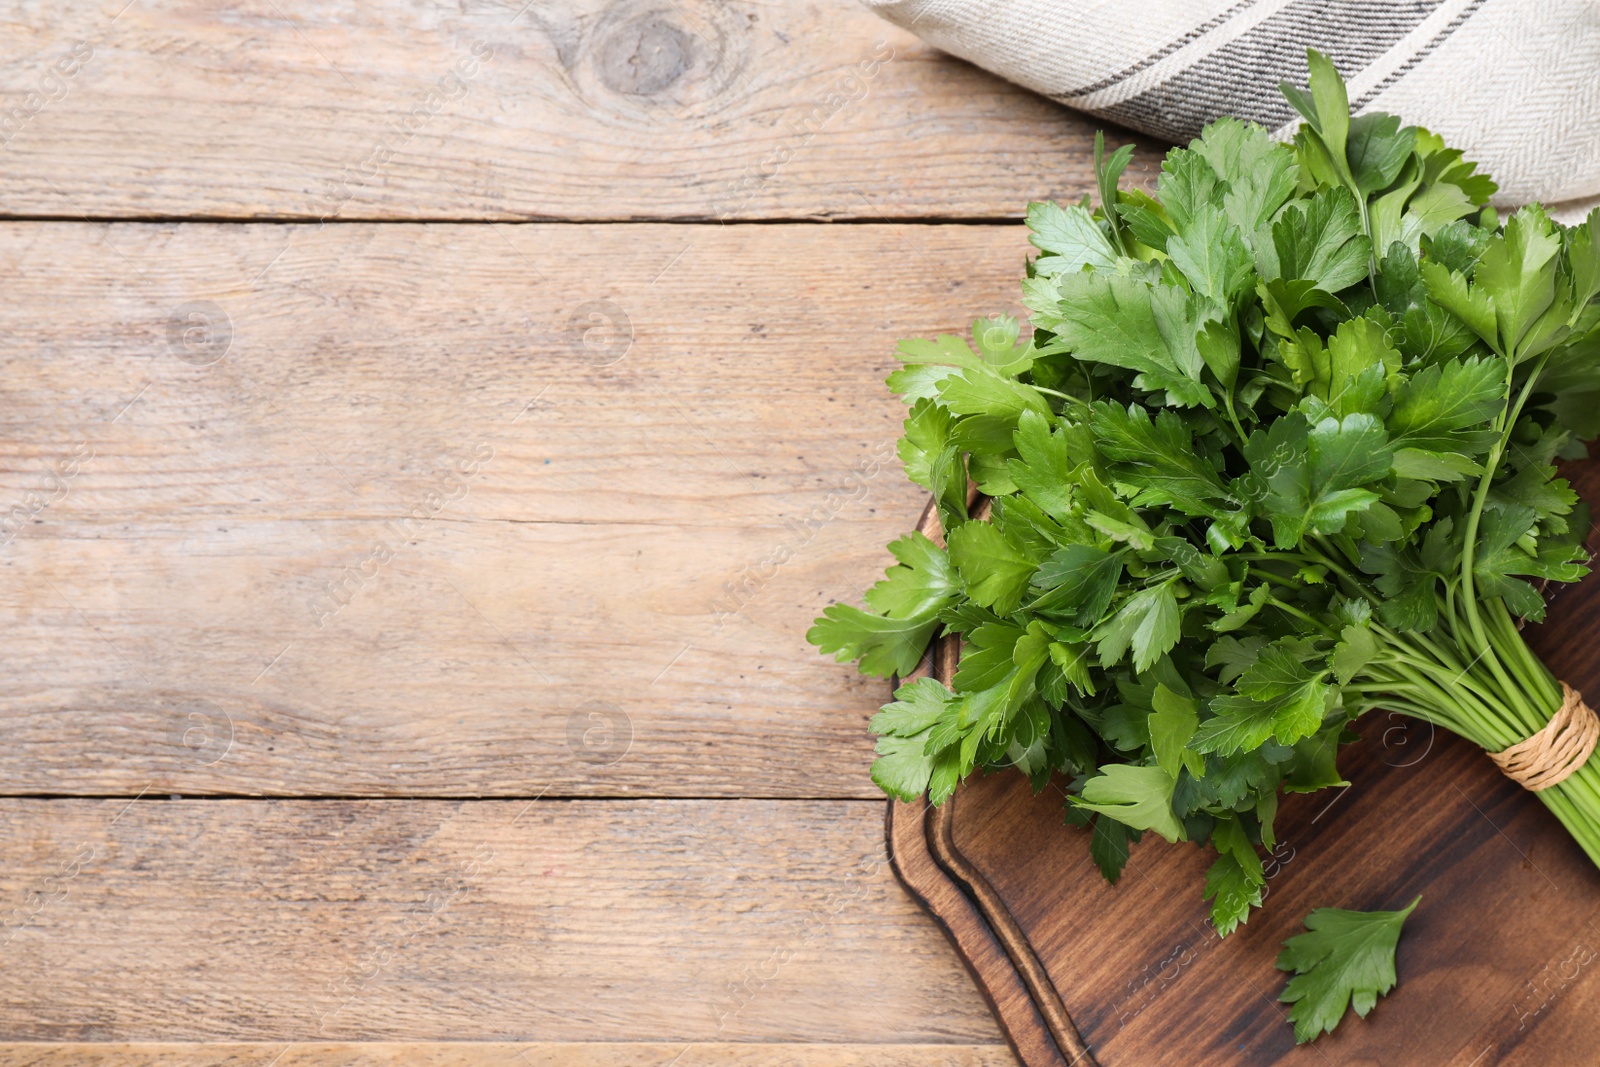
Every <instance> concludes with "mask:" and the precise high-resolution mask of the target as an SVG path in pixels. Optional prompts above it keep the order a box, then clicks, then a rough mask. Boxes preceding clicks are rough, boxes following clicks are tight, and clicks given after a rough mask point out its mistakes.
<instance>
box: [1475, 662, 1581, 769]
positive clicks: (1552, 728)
mask: <svg viewBox="0 0 1600 1067" xmlns="http://www.w3.org/2000/svg"><path fill="white" fill-rule="evenodd" d="M1596 741H1600V718H1596V717H1595V713H1594V710H1593V709H1592V708H1590V707H1589V705H1587V704H1585V703H1584V702H1583V694H1581V693H1579V692H1578V691H1577V690H1576V689H1574V688H1572V686H1570V685H1568V684H1567V683H1566V682H1562V683H1561V707H1560V709H1559V710H1558V711H1557V712H1556V713H1555V714H1554V715H1552V716H1551V717H1550V721H1549V722H1548V723H1546V724H1545V727H1544V729H1542V730H1540V731H1539V732H1538V733H1536V734H1534V735H1533V736H1532V737H1529V738H1527V739H1526V740H1522V741H1518V742H1517V743H1516V744H1514V745H1512V746H1511V747H1510V748H1507V749H1504V750H1502V751H1500V752H1491V753H1489V758H1490V759H1492V760H1494V762H1495V764H1496V765H1497V766H1498V767H1499V768H1500V770H1501V771H1503V772H1505V776H1506V777H1507V778H1510V779H1511V780H1512V781H1513V782H1516V783H1517V784H1518V785H1520V786H1522V787H1523V788H1525V789H1531V790H1533V791H1534V792H1535V793H1537V792H1538V791H1539V790H1541V789H1549V788H1550V787H1551V786H1553V785H1555V784H1556V783H1557V782H1562V781H1565V780H1566V778H1567V777H1568V776H1569V775H1571V774H1572V773H1573V772H1575V771H1576V770H1577V769H1578V768H1579V767H1582V766H1583V764H1584V762H1585V761H1586V760H1588V758H1589V753H1591V752H1593V751H1594V746H1595V742H1596Z"/></svg>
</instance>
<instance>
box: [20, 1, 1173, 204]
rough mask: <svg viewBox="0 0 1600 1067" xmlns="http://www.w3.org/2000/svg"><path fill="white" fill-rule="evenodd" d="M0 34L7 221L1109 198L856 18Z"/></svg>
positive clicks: (68, 16)
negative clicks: (25, 218) (1093, 194)
mask: <svg viewBox="0 0 1600 1067" xmlns="http://www.w3.org/2000/svg"><path fill="white" fill-rule="evenodd" d="M119 12H120V14H119ZM0 40H4V41H5V42H6V45H5V48H4V51H3V54H0V89H3V90H4V95H5V97H6V100H7V105H6V106H7V108H8V111H7V112H6V113H4V114H3V115H0V151H3V152H4V157H5V166H4V167H3V168H0V204H3V205H4V210H5V211H6V212H7V213H9V214H12V215H29V216H34V215H43V216H51V217H69V218H78V217H83V216H87V217H91V218H105V217H141V218H150V217H185V218H195V217H215V218H259V217H280V218H302V219H305V218H310V219H324V218H338V219H395V218H405V219H427V218H431V219H456V218H486V219H528V218H568V219H640V218H684V219H728V218H737V219H751V218H860V219H876V218H880V217H890V216H893V217H897V218H898V217H963V218H996V217H1015V216H1018V215H1019V214H1020V212H1021V210H1022V208H1023V205H1024V204H1025V203H1026V201H1028V200H1030V199H1039V198H1040V197H1044V196H1054V197H1057V198H1069V199H1077V198H1078V197H1080V196H1082V195H1083V194H1085V193H1087V192H1089V191H1090V190H1091V189H1092V187H1093V181H1092V168H1091V165H1090V151H1089V146H1090V144H1091V143H1092V138H1093V127H1092V126H1091V125H1089V123H1088V122H1087V120H1085V119H1083V118H1080V117H1078V116H1076V115H1074V114H1072V113H1070V112H1067V111H1066V110H1065V109H1062V108H1060V107H1057V106H1056V105H1054V104H1052V103H1050V102H1048V101H1045V100H1043V99H1041V98H1039V97H1036V96H1033V95H1032V94H1030V93H1028V92H1026V91H1024V90H1021V89H1018V88H1016V87H1014V86H1011V85H1008V84H1006V83H1004V82H1002V81H1000V80H999V79H997V78H994V77H992V76H990V75H988V74H985V73H983V72H981V71H979V70H977V69H975V68H973V67H970V66H967V65H966V64H964V63H961V62H959V61H957V60H954V59H951V58H949V57H947V56H944V55H942V54H940V53H937V52H935V51H934V50H932V49H931V48H929V47H928V46H926V45H924V44H922V43H921V42H920V41H919V40H918V39H917V38H916V37H914V36H912V35H911V34H909V33H906V32H905V31H903V30H899V29H897V28H895V27H892V26H890V25H889V24H888V23H886V22H883V21H882V20H880V19H878V18H877V17H876V16H874V15H872V14H871V13H870V12H868V11H866V10H864V9H863V8H862V7H861V6H860V5H858V4H855V3H852V2H851V0H816V2H807V3H801V2H796V0H786V2H772V3H768V2H757V0H742V2H735V3H722V2H718V0H673V2H672V3H668V4H658V3H654V2H650V0H576V2H574V3H566V4H559V5H545V4H526V3H524V0H492V2H485V3H473V4H462V5H460V6H459V7H458V6H456V5H437V4H423V3H409V4H386V5H381V6H379V7H374V8H371V9H370V10H362V11H359V12H353V11H351V10H349V9H348V8H346V7H343V6H338V5H334V4H332V3H328V2H326V0H312V2H308V3H297V4H294V5H283V4H278V3H275V2H273V0H244V2H243V3H237V2H234V0H141V2H140V3H137V4H131V5H129V4H126V0H67V2H65V3H61V4H53V5H51V6H50V7H49V8H48V9H46V8H40V7H36V6H33V5H24V6H22V7H18V8H13V9H12V10H10V11H8V12H6V13H5V14H4V15H0ZM1124 139H1127V138H1126V137H1124ZM1158 163H1159V154H1158V153H1157V152H1147V153H1141V160H1140V161H1139V162H1137V163H1136V165H1135V172H1134V174H1135V176H1136V177H1137V176H1139V175H1140V174H1141V173H1142V174H1143V176H1144V177H1146V178H1148V177H1149V176H1150V171H1149V168H1151V167H1153V166H1155V165H1156V164H1158Z"/></svg>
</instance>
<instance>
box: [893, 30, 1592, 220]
mask: <svg viewBox="0 0 1600 1067" xmlns="http://www.w3.org/2000/svg"><path fill="white" fill-rule="evenodd" d="M867 3H868V6H870V7H872V8H874V9H875V10H876V11H878V12H879V13H880V14H881V15H883V16H885V17H886V18H888V19H889V20H891V21H892V22H895V23H898V24H899V25H901V26H905V27H907V28H908V29H910V30H912V31H914V32H915V33H917V34H919V35H920V36H921V37H923V38H924V39H925V40H927V41H928V42H929V43H931V44H933V45H936V46H937V47H939V48H942V49H944V50H945V51H947V52H951V53H953V54H955V55H958V56H960V57H961V58H963V59H966V60H969V61H971V62H973V63H976V64H977V65H978V66H980V67H984V68H985V69H987V70H991V71H993V72H994V73H996V74H999V75H1001V76H1002V77H1004V78H1008V79H1010V80H1011V81H1015V82H1018V83H1020V84H1022V85H1025V86H1027V87H1028V88H1030V89H1033V90H1035V91H1036V92H1039V93H1043V94H1044V95H1045V96H1048V97H1050V98H1051V99H1053V100H1057V101H1060V102H1061V103H1063V104H1066V105H1067V106H1069V107H1074V108H1078V109H1080V110H1083V111H1087V112H1089V113H1090V114H1092V115H1096V116H1098V117H1100V118H1103V119H1105V120H1107V121H1108V122H1114V123H1118V124H1120V125H1124V126H1129V127H1131V128H1133V129H1136V130H1142V131H1144V132H1146V133H1149V134H1153V135H1155V136H1157V137H1161V138H1164V139H1166V140H1170V141H1176V142H1180V143H1181V142H1185V141H1188V140H1189V139H1190V138H1192V137H1194V136H1195V135H1196V134H1198V133H1199V132H1200V128H1201V127H1202V126H1204V125H1205V124H1206V123H1207V122H1210V121H1211V120H1212V119H1214V118H1217V117H1218V116H1220V115H1236V116H1238V117H1240V118H1246V119H1253V120H1254V121H1256V122H1259V123H1261V124H1262V125H1263V126H1265V127H1267V128H1268V129H1269V130H1273V131H1274V132H1275V133H1276V134H1277V135H1278V136H1280V137H1284V138H1287V137H1289V136H1290V135H1292V134H1293V132H1294V129H1295V127H1296V126H1297V125H1298V124H1299V116H1298V115H1296V114H1295V113H1294V111H1293V110H1292V109H1291V108H1290V107H1289V104H1288V102H1287V101H1285V100H1284V99H1283V97H1282V96H1281V95H1280V94H1279V92H1278V88H1277V87H1278V83H1279V82H1280V81H1284V80H1287V81H1290V82H1293V83H1295V84H1297V85H1304V84H1305V82H1306V77H1307V71H1306V49H1307V48H1315V49H1317V50H1319V51H1321V52H1324V53H1326V54H1327V55H1328V56H1330V57H1331V58H1332V59H1333V61H1334V65H1335V66H1337V67H1338V68H1339V72H1340V73H1341V74H1342V75H1344V77H1345V79H1346V81H1347V82H1348V83H1349V89H1350V102H1351V106H1352V107H1353V108H1354V110H1356V111H1358V112H1360V111H1386V112H1389V113H1391V114H1395V115H1400V116H1402V117H1403V118H1404V119H1405V121H1407V122H1413V123H1417V124H1419V125H1422V126H1426V127H1427V128H1428V129H1430V130H1432V131H1433V132H1434V133H1437V134H1440V135H1441V136H1443V137H1444V139H1445V141H1446V142H1447V143H1449V144H1452V145H1456V146H1458V147H1460V148H1463V149H1465V150H1466V152H1467V157H1468V158H1469V159H1475V160H1477V161H1478V162H1479V163H1480V164H1482V167H1483V169H1485V170H1487V171H1488V173H1490V174H1492V175H1494V177H1495V178H1496V180H1498V181H1499V182H1500V192H1499V193H1498V194H1497V196H1496V198H1495V200H1496V203H1499V204H1502V205H1511V204H1521V203H1525V202H1526V201H1529V200H1540V201H1543V202H1544V203H1546V204H1559V203H1561V202H1563V201H1567V202H1571V201H1585V200H1588V199H1590V198H1595V197H1600V0H1376V2H1373V0H1367V2H1361V0H1077V2H1071V0H867ZM1565 206H1566V208H1567V210H1564V211H1560V212H1559V213H1560V214H1562V215H1571V214H1573V213H1575V212H1576V211H1578V210H1579V205H1578V204H1567V205H1565ZM1585 206H1587V205H1585ZM1558 210H1559V209H1558Z"/></svg>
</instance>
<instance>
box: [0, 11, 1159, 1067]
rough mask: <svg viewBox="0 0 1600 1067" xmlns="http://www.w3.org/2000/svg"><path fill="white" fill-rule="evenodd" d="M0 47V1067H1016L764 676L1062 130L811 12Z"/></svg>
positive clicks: (614, 14) (924, 54)
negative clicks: (920, 343)
mask: <svg viewBox="0 0 1600 1067" xmlns="http://www.w3.org/2000/svg"><path fill="white" fill-rule="evenodd" d="M0 41H4V44H3V46H0V88H3V89H4V90H5V94H4V101H5V106H6V107H7V108H12V109H13V110H10V111H8V112H6V113H5V115H4V116H0V140H3V142H4V144H3V147H0V161H3V162H0V208H3V210H4V212H5V218H4V220H3V221H0V278H4V282H5V285H6V288H7V290H8V291H7V293H6V295H5V298H4V299H3V300H0V339H3V340H4V345H3V347H0V361H3V369H0V420H3V422H4V432H3V433H0V450H3V452H0V514H3V516H4V518H3V520H0V632H3V633H4V634H5V635H6V644H5V649H6V652H5V663H6V674H7V682H8V685H7V686H6V688H5V691H4V694H3V697H0V709H3V710H0V715H3V728H4V734H3V744H0V791H3V794H4V797H3V799H0V856H3V863H0V914H4V915H5V916H6V919H5V929H4V932H3V933H0V942H3V947H0V1041H3V1042H4V1044H3V1045H0V1064H7V1065H10V1064H52V1065H55V1064H62V1065H65V1064H108V1065H111V1064H115V1065H126V1064H153V1063H158V1062H159V1063H162V1064H179V1065H199V1064H223V1063H225V1064H230V1065H260V1067H267V1065H278V1067H291V1065H310V1064H319V1065H327V1064H341V1065H345V1064H351V1065H353V1064H363V1065H365V1064H380V1063H381V1064H391V1063H408V1064H428V1065H435V1067H443V1065H447V1064H448V1065H454V1064H469V1063H470V1064H477V1063H504V1064H516V1063H529V1064H563V1065H584V1067H591V1065H593V1067H602V1065H603V1067H620V1065H656V1064H659V1065H667V1064H676V1065H678V1067H700V1065H712V1064H717V1065H733V1064H741V1065H742V1064H749V1065H756V1064H761V1065H763V1067H766V1065H772V1064H793V1065H803V1067H823V1065H828V1067H842V1065H846V1064H862V1065H867V1064H871V1065H897V1064H904V1065H907V1067H910V1065H917V1067H924V1065H935V1064H947V1065H963V1067H968V1065H970V1067H977V1065H985V1067H988V1065H1000V1064H1005V1063H1009V1062H1010V1057H1009V1054H1008V1052H1007V1051H1006V1049H1005V1046H1004V1045H1003V1044H1002V1043H1001V1040H1000V1037H999V1034H998V1031H997V1030H996V1027H995V1024H994V1023H993V1021H992V1020H991V1019H990V1017H989V1014H988V1011H987V1009H986V1008H985V1006H984V1003H983V1001H982V1000H981V998H980V997H979V996H978V994H977V993H976V991H975V989H974V987H973V985H972V982H971V981H970V979H969V978H968V977H967V975H966V973H965V972H964V971H963V970H962V968H961V966H960V964H959V963H958V961H957V959H956V957H955V955H954V954H953V952H952V951H951V949H950V948H949V946H948V945H947V944H946V943H945V941H944V938H943V937H942V936H941V934H940V933H939V931H938V930H937V929H936V928H935V926H934V925H933V923H932V922H930V921H929V920H928V919H927V918H926V917H925V916H924V915H923V914H922V913H921V912H920V911H919V910H918V909H917V907H916V906H915V905H914V904H913V903H912V902H911V900H910V899H909V898H908V897H907V896H906V894H905V893H904V892H903V891H902V890H901V889H900V887H899V886H898V885H897V884H896V883H895V881H894V878H893V876H892V874H891V873H890V871H889V869H888V867H887V865H886V862H885V857H884V846H883V831H882V826H883V802H882V799H881V797H879V796H878V794H877V793H876V791H875V789H874V788H873V786H872V785H871V783H870V782H869V780H868V778H867V775H866V769H867V765H868V762H869V759H870V751H871V745H870V740H869V738H868V735H867V731H866V720H867V718H868V716H869V715H870V714H871V712H872V711H873V710H874V708H875V707H876V705H878V704H879V703H880V702H881V701H882V699H883V695H884V687H883V686H882V685H881V684H879V683H874V682H872V681H868V680H862V679H860V678H858V677H857V676H855V675H854V674H853V673H852V672H851V670H850V669H849V668H847V667H844V666H837V665H833V664H830V663H828V662H825V661H824V660H823V659H822V658H821V657H819V656H818V655H816V653H815V652H814V650H812V649H811V648H809V647H808V646H807V645H806V644H805V643H804V640H803V635H804V632H805V630H806V628H807V626H808V624H809V622H810V620H811V619H812V618H813V617H814V616H815V615H816V614H817V612H818V611H819V610H820V609H821V608H822V607H823V606H824V605H826V604H828V603H830V602H833V601H835V600H849V601H856V600H858V598H859V593H860V590H861V588H862V587H863V586H865V585H866V584H869V583H870V582H871V581H872V580H873V579H874V578H875V577H876V575H877V574H878V572H879V571H880V570H881V569H882V567H883V566H884V565H885V562H886V560H885V556H884V553H883V551H882V545H883V544H884V542H885V541H886V540H888V539H889V538H891V537H892V536H894V535H895V534H896V533H898V532H899V531H900V530H901V529H902V528H903V527H905V526H906V525H907V524H908V523H909V522H910V521H912V520H913V519H914V518H915V516H916V514H917V512H918V509H919V507H920V503H921V500H920V497H921V493H920V491H919V490H917V489H915V488H914V487H912V486H910V485H909V484H907V482H906V481H905V479H904V477H903V475H902V474H901V472H900V471H899V469H898V466H897V464H896V463H895V461H894V459H893V456H892V442H893V440H894V438H895V436H896V434H897V431H898V424H899V418H900V409H899V405H898V403H897V402H896V401H895V400H893V399H892V398H891V397H889V396H888V395H887V394H886V392H885V390H884V389H883V388H882V384H881V383H882V378H883V376H884V374H885V372H886V371H887V370H888V369H889V368H890V367H891V366H892V359H891V352H892V350H893V346H894V342H895V340H896V339H897V338H900V337H903V336H918V335H929V336H931V335H933V334H936V333H939V332H947V331H958V330H962V329H964V328H965V325H966V324H967V323H968V322H969V321H970V319H971V318H972V317H974V316H976V315H978V314H984V313H990V312H995V311H1003V310H1010V311H1013V312H1015V311H1017V310H1019V308H1018V305H1017V296H1018V289H1017V284H1016V280H1017V278H1018V276H1019V274H1020V271H1021V267H1022V257H1023V254H1024V251H1025V249H1026V247H1027V246H1026V242H1025V235H1024V232H1023V231H1022V229H1021V227H1020V226H1019V225H1018V217H1019V215H1020V213H1021V208H1022V206H1023V204H1024V203H1025V202H1026V201H1027V200H1029V199H1038V198H1042V197H1055V198H1063V199H1076V198H1078V197H1080V196H1082V195H1084V194H1085V193H1086V192H1087V191H1088V190H1089V189H1090V187H1091V184H1092V183H1091V181H1090V168H1089V155H1088V144H1089V138H1090V135H1091V130H1090V128H1089V127H1088V126H1086V125H1085V124H1084V123H1083V122H1082V121H1080V120H1078V119H1076V118H1074V117H1073V116H1071V115H1070V114H1068V113H1066V112H1064V111H1062V110H1060V109H1058V108H1057V107H1055V106H1054V105H1052V104H1050V103H1048V102H1046V101H1043V100H1040V99H1038V98H1035V97H1032V96H1030V95H1028V94H1026V93H1023V92H1021V91H1019V90H1016V89H1013V88H1011V87H1009V86H1007V85H1005V84H1003V83H1001V82H999V81H998V80H996V79H993V78H991V77H989V76H987V75H984V74H982V73H981V72H978V71H976V70H973V69H972V68H970V67H967V66H965V65H964V64H961V63H959V62H956V61H953V60H950V59H948V58H946V57H943V56H940V55H938V54H937V53H935V52H933V51H932V50H930V49H929V48H927V47H926V46H924V45H922V44H921V43H920V42H919V41H918V40H917V39H916V38H915V37H913V36H911V35H909V34H906V33H904V32H901V31H899V30H896V29H893V28H892V27H889V26H887V25H886V24H883V23H880V22H879V21H878V20H877V19H876V18H874V17H873V16H872V15H870V14H869V13H867V12H865V11H863V10H860V9H858V8H856V7H855V6H853V5H852V4H851V3H850V0H815V2H809V3H800V2H781V3H779V2H773V3H767V2H756V0H738V2H733V3H726V4H723V3H715V2H711V0H659V2H657V0H615V2H612V3H609V4H603V3H583V2H580V3H576V4H563V5H552V4H547V3H543V2H537V0H536V2H534V3H528V4H526V5H525V4H524V0H505V2H500V0H486V2H477V0H470V2H463V3H461V4H459V5H458V4H442V3H433V2H423V0H392V2H389V3H384V4H374V5H359V6H358V7H355V8H352V7H351V6H349V5H333V4H328V3H324V2H322V0H308V2H301V3H296V4H288V3H283V2H281V0H237V2H227V0H133V2H131V3H130V2H129V0H105V2H104V3H101V2H97V0H68V2H64V3H60V4H51V5H48V7H46V6H44V5H15V6H13V7H12V8H11V9H10V10H9V11H8V12H7V13H5V14H4V15H3V16H0ZM1158 163H1159V155H1158V154H1157V153H1156V152H1155V151H1144V150H1142V151H1141V153H1140V155H1139V157H1138V160H1137V162H1136V164H1135V171H1136V174H1141V173H1142V175H1143V177H1144V178H1145V179H1146V180H1147V179H1148V178H1149V177H1150V175H1151V174H1152V173H1153V168H1154V167H1155V166H1156V165H1157V164H1158Z"/></svg>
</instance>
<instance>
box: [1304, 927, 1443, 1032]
mask: <svg viewBox="0 0 1600 1067" xmlns="http://www.w3.org/2000/svg"><path fill="white" fill-rule="evenodd" d="M1421 900H1422V898H1421V897H1420V896H1419V897H1417V899H1416V900H1413V901H1412V902H1411V903H1410V904H1407V905H1406V906H1405V907H1404V908H1402V909H1401V910H1399V911H1346V910H1345V909H1343V908H1318V909H1317V910H1316V911H1313V912H1312V913H1311V914H1310V915H1307V916H1306V930H1307V931H1309V932H1308V933H1304V934H1299V935H1297V936H1295V937H1291V938H1289V940H1287V941H1285V942H1284V943H1283V951H1282V952H1280V953H1279V954H1278V969H1279V970H1280V971H1294V972H1295V977H1293V978H1291V979H1289V985H1288V987H1287V988H1285V989H1284V991H1283V995H1282V996H1280V997H1279V998H1278V999H1279V1000H1281V1001H1283V1002H1284V1003H1286V1004H1293V1005H1294V1007H1292V1008H1290V1009H1289V1019H1290V1021H1292V1022H1293V1023H1294V1039H1295V1041H1297V1042H1299V1043H1301V1044H1304V1043H1305V1042H1307V1041H1310V1040H1312V1039H1313V1038H1315V1037H1317V1036H1318V1035H1319V1034H1324V1033H1332V1032H1333V1028H1334V1027H1335V1026H1338V1025H1339V1020H1340V1019H1341V1018H1343V1017H1344V1012H1345V1008H1346V1007H1354V1008H1355V1009H1356V1014H1357V1015H1359V1016H1361V1017H1362V1018H1363V1019H1364V1018H1366V1017H1367V1013H1368V1012H1370V1011H1371V1010H1372V1006H1373V1005H1374V1004H1376V1003H1377V1002H1378V998H1379V997H1380V996H1382V995H1383V994H1385V993H1387V992H1389V990H1391V989H1393V988H1394V986H1395V981H1396V978H1395V972H1394V950H1395V946H1396V945H1397V944H1398V943H1399V941H1400V927H1401V926H1402V925H1403V924H1404V923H1405V921H1406V918H1407V916H1409V915H1410V914H1411V913H1412V911H1414V910H1415V909H1416V906H1417V903H1418V902H1419V901H1421Z"/></svg>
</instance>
